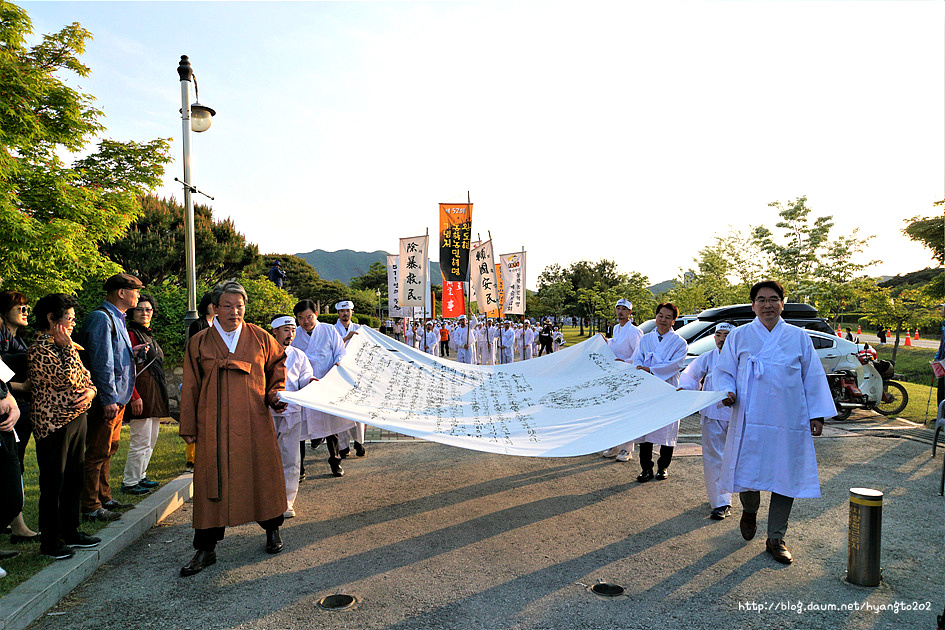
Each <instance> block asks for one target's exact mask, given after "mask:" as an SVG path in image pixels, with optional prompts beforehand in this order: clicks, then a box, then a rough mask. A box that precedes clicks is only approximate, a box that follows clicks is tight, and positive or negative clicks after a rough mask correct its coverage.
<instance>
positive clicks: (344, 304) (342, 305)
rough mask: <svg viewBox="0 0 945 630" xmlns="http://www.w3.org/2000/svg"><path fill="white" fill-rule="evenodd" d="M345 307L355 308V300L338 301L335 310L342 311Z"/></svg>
mask: <svg viewBox="0 0 945 630" xmlns="http://www.w3.org/2000/svg"><path fill="white" fill-rule="evenodd" d="M343 308H347V309H350V310H352V311H353V310H354V302H352V301H351V300H342V301H341V302H338V303H337V304H335V310H336V311H340V310H341V309H343Z"/></svg>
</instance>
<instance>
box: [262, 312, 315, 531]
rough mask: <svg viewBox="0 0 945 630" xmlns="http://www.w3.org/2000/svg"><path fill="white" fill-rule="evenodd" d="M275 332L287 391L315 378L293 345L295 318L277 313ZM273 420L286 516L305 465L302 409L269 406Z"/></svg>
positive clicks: (292, 506)
mask: <svg viewBox="0 0 945 630" xmlns="http://www.w3.org/2000/svg"><path fill="white" fill-rule="evenodd" d="M269 326H270V328H272V335H273V337H275V338H276V341H278V342H279V344H281V345H283V346H286V349H285V390H286V391H287V392H297V391H299V390H300V389H302V388H303V387H305V386H306V385H308V384H309V383H311V382H312V380H314V376H315V375H314V373H313V372H312V364H311V363H309V360H308V358H307V357H306V356H305V353H304V352H302V351H301V350H299V349H298V348H293V347H292V346H291V344H292V340H293V339H294V338H295V318H294V317H290V316H288V315H277V316H276V317H275V319H273V320H272V323H270V324H269ZM270 413H271V414H272V421H273V423H275V426H276V440H277V441H278V442H279V453H280V454H281V455H282V473H283V476H284V477H285V495H286V500H287V502H288V505H287V507H286V511H285V514H283V516H284V517H285V518H292V517H293V516H295V497H296V496H298V494H299V471H300V470H301V468H302V454H301V452H300V450H299V442H301V441H302V408H301V407H299V406H298V405H297V404H294V403H289V405H288V406H287V407H286V408H285V409H283V410H282V411H276V410H275V409H270Z"/></svg>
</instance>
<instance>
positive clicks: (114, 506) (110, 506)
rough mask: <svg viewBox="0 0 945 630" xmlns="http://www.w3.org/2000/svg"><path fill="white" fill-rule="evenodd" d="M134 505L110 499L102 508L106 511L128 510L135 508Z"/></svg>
mask: <svg viewBox="0 0 945 630" xmlns="http://www.w3.org/2000/svg"><path fill="white" fill-rule="evenodd" d="M134 506H135V504H134V503H122V502H121V501H116V500H115V499H109V500H108V501H106V502H105V503H103V504H102V507H103V508H105V509H106V510H127V509H128V508H133V507H134Z"/></svg>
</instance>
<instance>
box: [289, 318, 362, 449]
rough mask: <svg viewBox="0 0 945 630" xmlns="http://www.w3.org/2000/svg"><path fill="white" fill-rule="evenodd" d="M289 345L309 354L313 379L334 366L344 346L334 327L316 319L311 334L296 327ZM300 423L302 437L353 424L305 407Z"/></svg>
mask: <svg viewBox="0 0 945 630" xmlns="http://www.w3.org/2000/svg"><path fill="white" fill-rule="evenodd" d="M292 347H294V348H298V349H299V350H301V351H302V352H304V353H305V356H306V357H308V360H309V363H311V364H312V372H313V374H314V376H315V378H324V377H325V375H326V374H328V372H329V371H330V370H331V369H332V368H333V367H335V363H337V362H338V361H340V360H341V357H343V356H345V345H344V343H342V341H341V337H340V336H339V335H338V331H337V330H335V327H334V326H332V325H331V324H323V323H321V322H319V321H317V320H316V321H315V328H313V329H312V333H311V334H309V333H307V332H306V331H305V330H304V329H303V328H301V327H299V328H297V329H296V333H295V339H293V340H292ZM302 425H303V426H302V438H301V439H303V440H309V439H316V438H323V437H328V436H329V435H335V434H336V433H341V432H342V431H347V430H348V429H350V428H352V427H354V426H355V425H354V422H352V421H351V420H348V419H346V418H339V417H338V416H333V415H331V414H327V413H324V412H321V411H315V410H314V409H304V408H303V409H302Z"/></svg>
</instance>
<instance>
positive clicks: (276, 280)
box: [269, 260, 285, 289]
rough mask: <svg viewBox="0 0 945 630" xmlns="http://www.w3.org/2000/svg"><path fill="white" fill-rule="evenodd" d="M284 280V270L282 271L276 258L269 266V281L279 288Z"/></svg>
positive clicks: (280, 264)
mask: <svg viewBox="0 0 945 630" xmlns="http://www.w3.org/2000/svg"><path fill="white" fill-rule="evenodd" d="M284 280H285V272H284V271H282V263H281V262H280V261H278V260H277V261H275V262H273V263H272V267H270V268H269V281H270V282H272V283H273V284H274V285H276V286H277V287H279V288H280V289H281V288H282V283H283V281H284Z"/></svg>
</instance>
